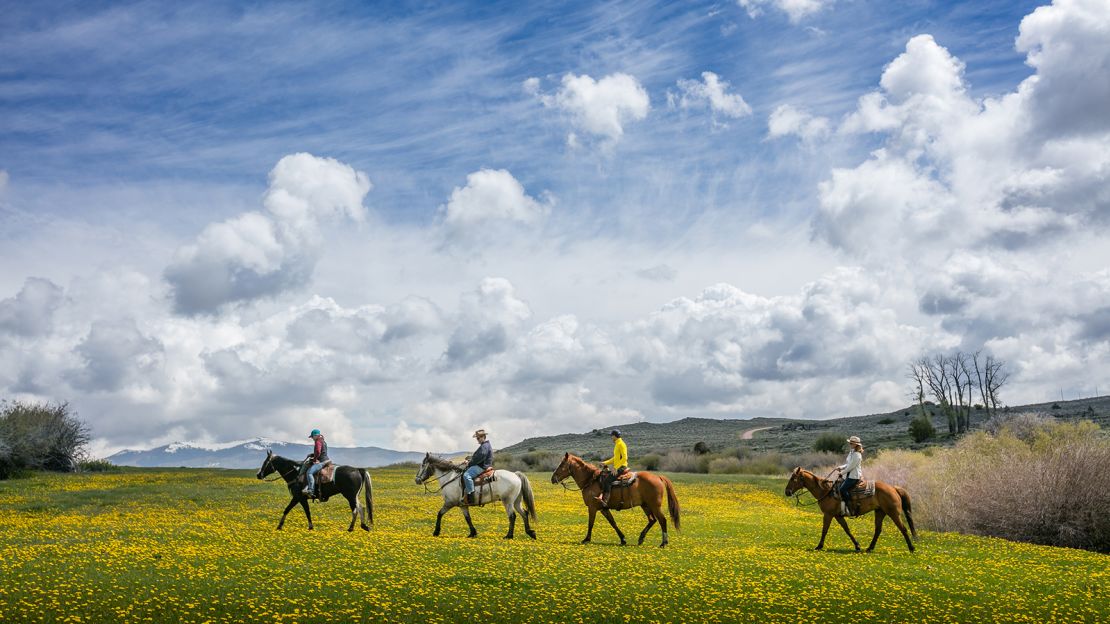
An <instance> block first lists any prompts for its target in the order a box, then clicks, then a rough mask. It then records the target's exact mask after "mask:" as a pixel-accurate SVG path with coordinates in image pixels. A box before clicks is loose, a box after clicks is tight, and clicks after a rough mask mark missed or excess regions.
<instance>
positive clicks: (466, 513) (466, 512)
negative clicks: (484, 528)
mask: <svg viewBox="0 0 1110 624" xmlns="http://www.w3.org/2000/svg"><path fill="white" fill-rule="evenodd" d="M462 512H463V517H464V518H466V525H467V526H469V527H470V535H467V537H478V529H475V528H474V522H473V521H472V520H471V519H470V509H469V508H467V507H463V508H462Z"/></svg>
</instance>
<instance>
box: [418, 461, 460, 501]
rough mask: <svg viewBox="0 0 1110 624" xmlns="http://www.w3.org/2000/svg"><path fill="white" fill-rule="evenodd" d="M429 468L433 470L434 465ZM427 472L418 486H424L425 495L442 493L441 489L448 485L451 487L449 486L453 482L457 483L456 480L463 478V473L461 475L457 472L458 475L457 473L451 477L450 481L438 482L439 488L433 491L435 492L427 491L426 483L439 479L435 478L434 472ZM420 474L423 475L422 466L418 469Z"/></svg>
mask: <svg viewBox="0 0 1110 624" xmlns="http://www.w3.org/2000/svg"><path fill="white" fill-rule="evenodd" d="M430 467H431V468H434V467H435V465H434V464H431V465H430ZM428 472H429V474H428V476H426V477H424V478H423V479H422V480H421V481H420V484H421V485H423V486H424V493H425V494H439V493H440V492H442V491H443V488H445V487H447V486H448V485H451V484H452V483H454V482H455V481H458V480H459V479H461V478H462V476H463V473H462V472H459V473H458V474H456V475H455V476H453V477H451V478H450V479H448V480H447V481H446V482H444V481H440V482H439V487H438V488H437V489H435V490H429V489H428V482H429V481H431V480H432V479H436V480H438V479H439V477H437V476H436V475H435V472H434V471H433V470H429V471H428ZM420 474H424V466H423V465H422V466H421V467H420Z"/></svg>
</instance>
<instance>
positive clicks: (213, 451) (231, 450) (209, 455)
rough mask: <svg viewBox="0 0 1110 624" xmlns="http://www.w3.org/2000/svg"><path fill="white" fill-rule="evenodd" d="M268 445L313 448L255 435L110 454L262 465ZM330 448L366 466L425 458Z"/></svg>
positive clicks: (295, 450) (131, 462) (124, 458)
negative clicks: (232, 439)
mask: <svg viewBox="0 0 1110 624" xmlns="http://www.w3.org/2000/svg"><path fill="white" fill-rule="evenodd" d="M266 449H272V450H273V451H274V453H276V454H278V455H282V456H285V457H289V458H291V459H301V458H303V457H305V456H306V455H308V454H309V453H311V452H312V446H311V445H309V444H298V443H295V442H279V441H277V440H267V439H265V438H255V439H253V440H245V441H241V442H229V443H225V444H214V445H209V446H203V445H199V444H190V443H188V442H174V443H172V444H166V445H163V446H159V447H157V448H152V449H149V450H145V451H143V450H130V449H128V450H123V451H120V452H118V453H116V454H114V455H111V456H109V457H108V461H110V462H112V463H113V464H116V465H117V466H138V467H144V468H177V467H183V468H240V469H241V468H258V467H260V466H261V465H262V460H263V458H264V457H265V456H266ZM328 452H329V454H330V455H331V458H332V459H333V460H335V461H336V462H338V463H340V464H349V465H352V466H359V467H363V468H376V467H378V466H388V465H390V464H399V463H402V462H411V461H420V460H421V459H423V458H424V454H423V453H417V452H414V451H394V450H391V449H383V448H378V447H376V446H360V447H340V446H329V447H328Z"/></svg>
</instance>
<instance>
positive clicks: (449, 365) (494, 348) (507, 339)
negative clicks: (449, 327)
mask: <svg viewBox="0 0 1110 624" xmlns="http://www.w3.org/2000/svg"><path fill="white" fill-rule="evenodd" d="M531 316H532V310H531V309H530V308H529V307H528V304H527V303H525V302H524V301H522V300H520V299H519V298H517V296H516V291H515V289H514V288H513V285H512V284H511V283H510V282H509V280H506V279H503V278H496V277H489V278H486V279H484V280H482V283H481V284H480V285H479V286H478V288H477V289H476V290H474V291H472V292H470V293H467V294H466V295H464V296H463V298H462V303H461V305H460V309H459V313H458V318H457V321H456V326H455V329H454V331H453V332H452V333H451V337H450V339H449V340H448V341H447V350H446V351H445V352H444V353H443V357H442V366H443V368H444V369H446V370H452V369H460V368H468V367H470V366H471V365H473V364H475V363H477V362H480V361H481V360H484V359H485V358H487V357H489V356H491V355H495V354H498V353H502V352H504V351H506V350H507V349H508V348H509V347H510V346H511V344H512V342H513V340H514V339H515V337H516V336H517V334H518V332H519V331H520V329H521V327H522V325H523V323H524V321H526V320H527V319H528V318H530V317H531Z"/></svg>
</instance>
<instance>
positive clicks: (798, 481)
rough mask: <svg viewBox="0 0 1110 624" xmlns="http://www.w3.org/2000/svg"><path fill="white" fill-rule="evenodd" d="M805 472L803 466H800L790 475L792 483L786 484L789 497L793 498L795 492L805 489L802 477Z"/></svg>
mask: <svg viewBox="0 0 1110 624" xmlns="http://www.w3.org/2000/svg"><path fill="white" fill-rule="evenodd" d="M803 472H805V471H804V470H802V468H801V466H799V467H797V468H795V469H794V472H792V473H790V481H787V483H786V495H787V496H793V495H794V492H797V491H798V490H800V489H802V488H804V487H805V485H806V484H805V480H804V479H803V477H802V473H803Z"/></svg>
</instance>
